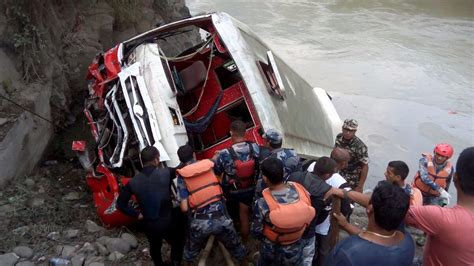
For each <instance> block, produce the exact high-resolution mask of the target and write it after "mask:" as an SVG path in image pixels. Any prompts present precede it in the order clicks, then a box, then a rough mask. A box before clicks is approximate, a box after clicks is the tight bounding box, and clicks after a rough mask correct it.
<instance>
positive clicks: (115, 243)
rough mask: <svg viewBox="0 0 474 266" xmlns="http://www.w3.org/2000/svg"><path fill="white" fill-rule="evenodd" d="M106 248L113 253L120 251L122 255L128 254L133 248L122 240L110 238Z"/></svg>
mask: <svg viewBox="0 0 474 266" xmlns="http://www.w3.org/2000/svg"><path fill="white" fill-rule="evenodd" d="M105 246H106V247H107V249H108V250H109V251H110V252H111V253H112V252H114V251H118V252H120V253H122V254H127V253H128V252H129V251H130V249H131V248H132V247H131V246H130V244H129V243H128V242H127V241H125V240H124V239H122V238H109V239H108V240H107V243H105Z"/></svg>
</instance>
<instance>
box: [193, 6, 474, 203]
mask: <svg viewBox="0 0 474 266" xmlns="http://www.w3.org/2000/svg"><path fill="white" fill-rule="evenodd" d="M186 3H187V5H188V7H189V8H190V11H191V13H192V14H198V13H201V12H209V11H224V12H227V13H229V14H230V15H232V16H234V17H236V18H237V19H239V20H241V21H242V22H244V23H246V24H247V25H250V26H251V28H252V30H253V31H254V32H255V33H256V34H257V35H259V36H260V37H261V38H262V39H263V40H264V41H265V42H267V43H268V44H269V46H270V47H271V48H272V49H273V50H274V51H275V52H276V53H277V54H278V55H279V56H281V57H282V58H283V59H284V60H285V61H286V62H287V63H288V64H289V65H290V66H291V67H293V68H294V69H295V70H296V71H297V72H298V73H300V74H301V76H302V77H304V78H305V79H306V80H308V81H309V82H310V84H312V85H313V86H315V87H321V88H324V89H326V90H327V91H328V92H329V93H330V94H331V95H332V96H333V102H334V104H335V106H336V109H337V111H338V113H339V115H340V117H341V119H344V118H347V117H353V118H356V119H357V120H358V121H359V124H360V128H359V131H358V133H357V134H358V135H359V136H360V137H361V138H362V139H363V140H364V141H365V143H366V144H367V145H368V147H369V155H370V157H371V161H370V165H369V166H370V170H369V177H368V181H367V185H366V188H373V187H374V185H375V184H376V183H377V181H378V180H380V179H382V178H383V173H384V171H385V167H386V165H387V163H388V162H389V161H391V160H404V161H405V162H407V164H408V165H409V166H410V169H411V172H410V177H409V181H411V179H412V176H414V174H415V171H416V169H417V166H418V159H419V158H420V154H421V153H422V152H427V151H428V152H429V151H432V149H433V147H434V145H435V144H436V143H438V142H449V143H451V144H452V145H453V146H454V149H455V155H454V157H453V160H454V161H455V160H456V158H457V155H458V154H459V152H460V151H461V150H462V149H464V148H466V147H468V146H473V145H474V116H473V113H474V111H473V106H474V88H473V84H474V83H473V81H474V74H473V73H474V60H473V59H474V21H473V18H474V11H473V10H474V6H473V5H474V2H473V1H470V0H453V1H442V0H415V1H408V0H396V1H395V0H388V1H387V0H359V1H340V0H323V1H311V0H299V1H290V0H286V1H285V0H275V1H263V0H258V1H253V0H237V1H226V0H188V1H186ZM449 191H450V192H451V193H452V194H453V195H454V198H455V194H456V192H455V189H454V186H451V188H450V190H449Z"/></svg>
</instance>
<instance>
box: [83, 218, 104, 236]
mask: <svg viewBox="0 0 474 266" xmlns="http://www.w3.org/2000/svg"><path fill="white" fill-rule="evenodd" d="M86 229H87V232H89V233H96V232H100V231H105V228H103V227H102V226H99V225H97V224H96V223H94V222H93V221H91V220H87V221H86Z"/></svg>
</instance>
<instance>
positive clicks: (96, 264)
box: [89, 262, 105, 266]
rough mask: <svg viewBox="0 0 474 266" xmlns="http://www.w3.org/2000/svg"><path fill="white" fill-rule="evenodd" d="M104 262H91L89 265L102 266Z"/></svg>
mask: <svg viewBox="0 0 474 266" xmlns="http://www.w3.org/2000/svg"><path fill="white" fill-rule="evenodd" d="M104 265H105V264H104V263H103V262H93V263H91V264H89V266H104Z"/></svg>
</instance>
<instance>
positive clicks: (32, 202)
mask: <svg viewBox="0 0 474 266" xmlns="http://www.w3.org/2000/svg"><path fill="white" fill-rule="evenodd" d="M43 204H44V198H43V197H32V198H29V199H28V200H27V201H26V206H28V207H30V208H34V207H39V206H42V205H43Z"/></svg>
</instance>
